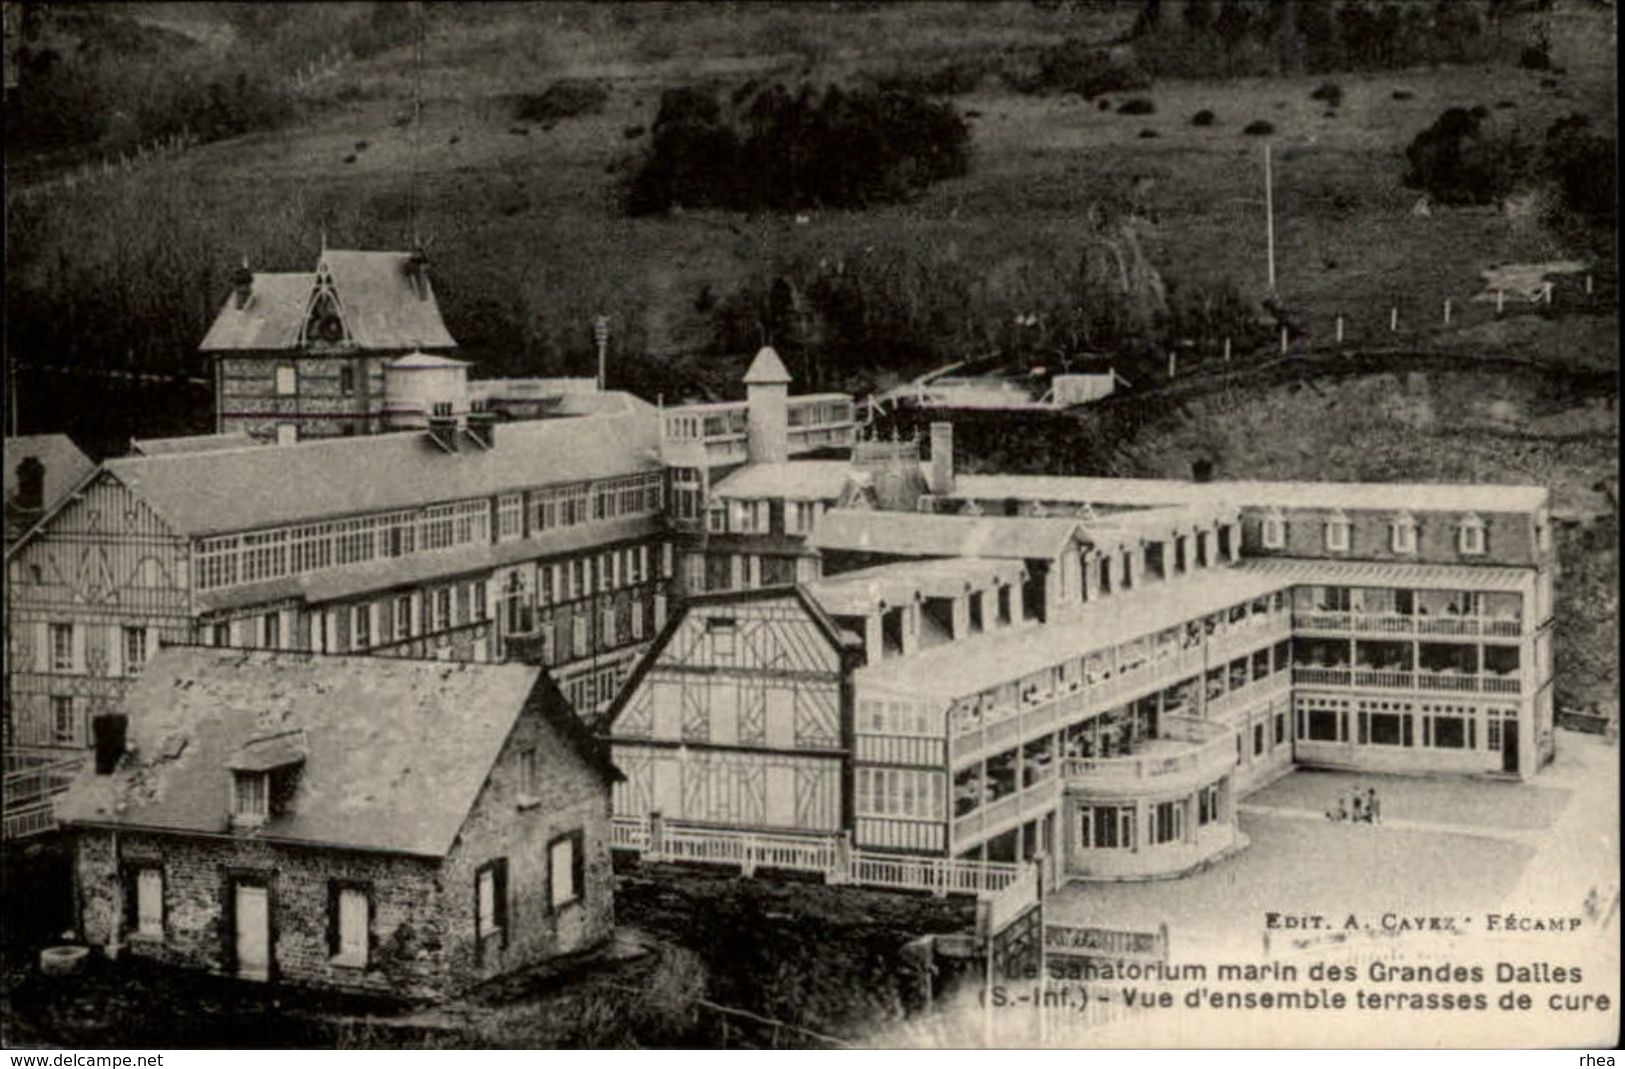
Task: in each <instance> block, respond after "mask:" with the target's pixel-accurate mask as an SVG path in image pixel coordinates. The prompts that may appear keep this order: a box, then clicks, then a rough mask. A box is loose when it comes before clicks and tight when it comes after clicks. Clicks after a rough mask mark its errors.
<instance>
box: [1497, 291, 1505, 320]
mask: <svg viewBox="0 0 1625 1069" xmlns="http://www.w3.org/2000/svg"><path fill="white" fill-rule="evenodd" d="M1506 305H1507V293H1506V290H1496V291H1495V314H1496V315H1500V314H1501V313H1502V312H1504V311H1506Z"/></svg>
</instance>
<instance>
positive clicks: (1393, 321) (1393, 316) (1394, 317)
mask: <svg viewBox="0 0 1625 1069" xmlns="http://www.w3.org/2000/svg"><path fill="white" fill-rule="evenodd" d="M1398 330H1399V305H1397V304H1396V305H1394V307H1393V308H1392V309H1391V310H1390V311H1389V313H1388V331H1389V333H1396V332H1398Z"/></svg>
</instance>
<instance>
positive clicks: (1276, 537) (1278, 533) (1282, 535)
mask: <svg viewBox="0 0 1625 1069" xmlns="http://www.w3.org/2000/svg"><path fill="white" fill-rule="evenodd" d="M1259 534H1260V538H1261V540H1262V541H1263V543H1264V548H1265V549H1280V548H1281V547H1282V546H1284V545H1286V520H1285V519H1283V518H1282V517H1281V514H1280V513H1279V512H1272V513H1270V514H1269V515H1268V516H1265V517H1264V524H1263V527H1262V529H1261V530H1260V532H1259Z"/></svg>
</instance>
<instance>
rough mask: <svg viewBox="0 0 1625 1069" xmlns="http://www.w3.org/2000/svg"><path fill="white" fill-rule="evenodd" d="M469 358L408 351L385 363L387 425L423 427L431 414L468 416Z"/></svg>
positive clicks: (462, 418) (399, 428)
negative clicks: (455, 358)
mask: <svg viewBox="0 0 1625 1069" xmlns="http://www.w3.org/2000/svg"><path fill="white" fill-rule="evenodd" d="M468 367H469V365H468V362H467V361H465V360H453V359H452V358H450V357H446V356H435V355H433V354H430V353H408V354H407V355H405V356H403V357H401V358H399V359H398V360H392V361H390V362H389V363H387V364H385V365H384V425H385V426H386V427H388V428H389V429H390V430H423V429H425V428H427V427H428V426H429V418H430V417H431V416H442V417H445V416H450V417H453V418H455V419H456V420H457V422H458V423H462V422H464V421H465V420H466V419H467V417H468V409H469V404H468Z"/></svg>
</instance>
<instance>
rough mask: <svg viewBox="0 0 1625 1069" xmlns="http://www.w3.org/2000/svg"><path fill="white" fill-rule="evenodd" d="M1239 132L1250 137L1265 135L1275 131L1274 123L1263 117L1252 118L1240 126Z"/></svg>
mask: <svg viewBox="0 0 1625 1069" xmlns="http://www.w3.org/2000/svg"><path fill="white" fill-rule="evenodd" d="M1241 132H1242V133H1244V134H1247V135H1249V136H1251V137H1266V136H1268V135H1270V134H1273V133H1274V132H1275V124H1274V123H1272V122H1269V121H1267V120H1265V119H1254V120H1253V121H1252V122H1250V123H1248V124H1247V125H1246V126H1244V127H1242V128H1241Z"/></svg>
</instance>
